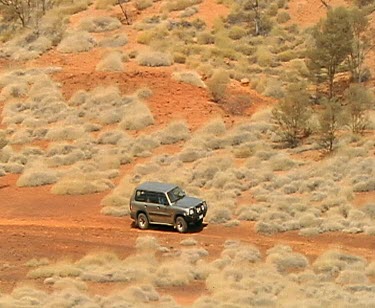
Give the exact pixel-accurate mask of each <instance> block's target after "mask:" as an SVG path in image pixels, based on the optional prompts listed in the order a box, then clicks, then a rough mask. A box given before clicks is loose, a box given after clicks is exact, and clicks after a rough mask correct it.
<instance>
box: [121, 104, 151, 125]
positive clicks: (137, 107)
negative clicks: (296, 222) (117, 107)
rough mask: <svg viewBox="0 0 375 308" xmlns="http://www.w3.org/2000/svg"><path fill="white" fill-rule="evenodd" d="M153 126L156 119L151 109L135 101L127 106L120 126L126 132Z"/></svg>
mask: <svg viewBox="0 0 375 308" xmlns="http://www.w3.org/2000/svg"><path fill="white" fill-rule="evenodd" d="M152 124H154V117H153V116H152V113H151V111H150V109H149V108H148V107H147V106H146V105H145V104H144V103H142V102H140V101H133V102H131V103H130V104H128V105H127V108H126V109H125V114H124V116H123V118H122V121H121V122H120V123H119V126H120V127H121V128H122V129H126V130H140V129H142V128H145V127H147V126H149V125H152Z"/></svg>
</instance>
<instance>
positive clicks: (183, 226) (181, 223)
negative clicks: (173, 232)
mask: <svg viewBox="0 0 375 308" xmlns="http://www.w3.org/2000/svg"><path fill="white" fill-rule="evenodd" d="M176 229H177V231H178V232H180V233H185V232H187V229H188V224H187V222H186V220H185V219H184V218H183V217H181V216H178V217H177V218H176Z"/></svg>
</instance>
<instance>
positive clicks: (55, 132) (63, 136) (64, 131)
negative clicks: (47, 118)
mask: <svg viewBox="0 0 375 308" xmlns="http://www.w3.org/2000/svg"><path fill="white" fill-rule="evenodd" d="M84 134H85V131H84V129H83V127H78V126H68V127H52V128H51V129H50V130H49V131H48V132H47V134H46V136H45V139H47V140H51V141H59V140H75V139H78V138H80V137H82V136H84Z"/></svg>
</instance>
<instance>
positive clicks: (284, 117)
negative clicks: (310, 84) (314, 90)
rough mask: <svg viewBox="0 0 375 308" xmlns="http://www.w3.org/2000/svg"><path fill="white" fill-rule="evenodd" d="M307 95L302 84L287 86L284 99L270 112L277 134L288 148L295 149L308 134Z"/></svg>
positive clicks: (308, 110) (308, 109)
mask: <svg viewBox="0 0 375 308" xmlns="http://www.w3.org/2000/svg"><path fill="white" fill-rule="evenodd" d="M310 116H311V110H310V106H309V94H308V93H307V91H306V85H305V84H304V83H297V84H291V85H289V87H288V89H287V91H286V94H285V97H284V98H283V100H282V101H281V102H280V103H279V104H277V106H276V107H275V108H274V109H273V110H272V118H273V120H274V122H275V123H276V125H277V131H276V132H277V134H278V135H279V136H280V137H281V140H282V141H283V142H286V144H287V145H288V146H290V147H296V146H297V145H298V144H299V142H300V141H301V140H302V139H303V138H304V137H306V136H308V135H309V133H310V128H309V125H308V120H309V118H310Z"/></svg>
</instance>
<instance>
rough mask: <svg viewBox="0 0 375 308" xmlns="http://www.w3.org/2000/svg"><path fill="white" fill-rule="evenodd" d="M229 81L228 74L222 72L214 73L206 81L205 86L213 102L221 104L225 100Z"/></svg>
mask: <svg viewBox="0 0 375 308" xmlns="http://www.w3.org/2000/svg"><path fill="white" fill-rule="evenodd" d="M229 81H230V79H229V75H228V73H227V72H225V71H223V70H218V71H216V72H214V74H213V75H212V77H211V78H210V79H209V80H208V82H207V86H208V89H209V91H210V94H211V96H212V99H213V100H214V101H215V102H221V101H222V100H223V99H224V98H225V94H226V90H227V86H228V83H229Z"/></svg>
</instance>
